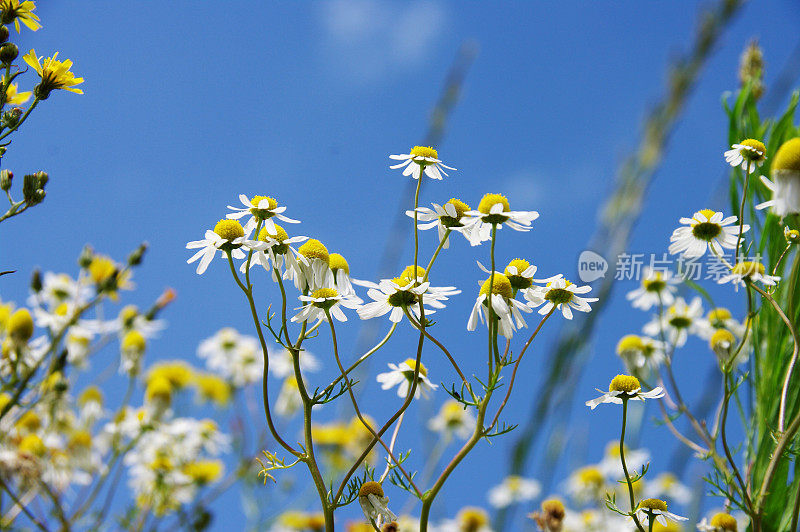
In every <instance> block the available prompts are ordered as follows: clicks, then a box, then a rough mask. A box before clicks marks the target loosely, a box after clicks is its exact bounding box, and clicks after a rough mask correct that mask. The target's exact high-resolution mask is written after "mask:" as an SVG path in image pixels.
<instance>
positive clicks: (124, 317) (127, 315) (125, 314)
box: [119, 305, 139, 326]
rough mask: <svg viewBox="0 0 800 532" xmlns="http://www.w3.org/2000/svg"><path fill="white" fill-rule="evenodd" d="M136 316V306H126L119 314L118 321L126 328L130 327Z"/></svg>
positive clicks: (137, 310)
mask: <svg viewBox="0 0 800 532" xmlns="http://www.w3.org/2000/svg"><path fill="white" fill-rule="evenodd" d="M138 315H139V309H138V308H136V305H128V306H126V307H124V308H123V309H122V310H121V311H120V312H119V319H120V321H122V323H124V324H125V325H126V326H130V324H131V323H132V322H133V319H134V318H135V317H136V316H138Z"/></svg>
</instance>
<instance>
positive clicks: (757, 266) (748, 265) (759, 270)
mask: <svg viewBox="0 0 800 532" xmlns="http://www.w3.org/2000/svg"><path fill="white" fill-rule="evenodd" d="M764 271H765V270H764V265H763V264H761V263H760V262H752V261H747V260H746V261H743V262H740V263H738V264H737V265H735V266H734V267H733V268H731V273H733V274H734V275H741V276H742V277H752V276H753V275H755V274H758V275H764Z"/></svg>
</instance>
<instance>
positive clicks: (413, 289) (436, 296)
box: [353, 266, 461, 323]
mask: <svg viewBox="0 0 800 532" xmlns="http://www.w3.org/2000/svg"><path fill="white" fill-rule="evenodd" d="M410 268H411V269H413V266H411V267H410ZM417 269H418V272H417V273H418V275H417V277H416V283H415V282H414V279H413V278H412V276H413V272H412V273H411V274H410V275H407V274H406V272H403V273H401V274H400V276H399V277H395V278H394V279H383V280H381V282H380V283H373V282H371V281H360V280H355V279H354V280H353V283H354V284H356V285H359V286H363V287H366V288H368V290H367V295H368V296H369V297H370V298H372V300H373V301H370V302H369V303H366V304H364V305H363V306H362V307H361V308H359V309H358V315H359V316H360V317H361V319H362V320H368V319H372V318H376V317H379V316H384V315H386V314H389V320H390V321H392V322H393V323H399V322H400V321H402V320H403V315H404V314H405V311H406V310H407V311H409V312H411V313H412V314H413V315H414V316H416V317H417V318H418V319H419V317H420V314H419V302H420V300H421V301H422V303H423V305H424V307H425V314H426V315H428V314H433V313H434V312H436V311H435V310H433V309H442V308H444V307H445V305H444V303H443V302H444V301H447V300H448V299H449V297H450V296H453V295H456V294H460V293H461V290H458V289H456V288H455V287H452V286H442V287H435V286H431V284H430V282H429V281H425V282H422V278H423V277H424V272H425V269H424V268H422V267H419V266H418V267H417ZM406 270H409V268H406ZM409 271H410V270H409ZM420 272H422V275H419V273H420ZM429 307H432V308H429Z"/></svg>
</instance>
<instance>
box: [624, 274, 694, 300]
mask: <svg viewBox="0 0 800 532" xmlns="http://www.w3.org/2000/svg"><path fill="white" fill-rule="evenodd" d="M679 282H680V280H679V279H678V278H677V277H675V275H673V273H672V272H671V271H669V270H658V271H657V270H654V269H652V268H650V267H645V268H644V269H643V272H642V285H641V286H640V287H639V288H637V289H636V290H631V291H630V292H628V293H627V295H626V296H625V299H627V300H628V301H630V302H631V305H632V306H633V308H638V309H641V310H650V308H652V307H653V306H655V305H658V304H659V303H661V304H662V305H671V304H672V302H673V301H675V292H677V288H676V287H675V285H676V284H678V283H679Z"/></svg>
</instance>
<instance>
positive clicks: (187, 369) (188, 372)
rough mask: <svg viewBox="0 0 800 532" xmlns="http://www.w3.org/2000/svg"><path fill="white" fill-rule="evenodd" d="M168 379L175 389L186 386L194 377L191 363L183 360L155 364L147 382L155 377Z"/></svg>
mask: <svg viewBox="0 0 800 532" xmlns="http://www.w3.org/2000/svg"><path fill="white" fill-rule="evenodd" d="M159 378H162V379H166V380H167V382H169V384H170V386H172V387H173V388H175V389H181V388H184V387H186V386H187V385H188V384H189V383H190V382H191V381H192V379H193V378H194V371H193V370H192V367H191V366H189V364H186V363H185V362H181V361H177V360H176V361H174V362H162V363H159V364H156V365H155V366H153V367H152V368H151V369H150V371H149V372H148V374H147V382H150V381H151V380H154V379H159Z"/></svg>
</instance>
